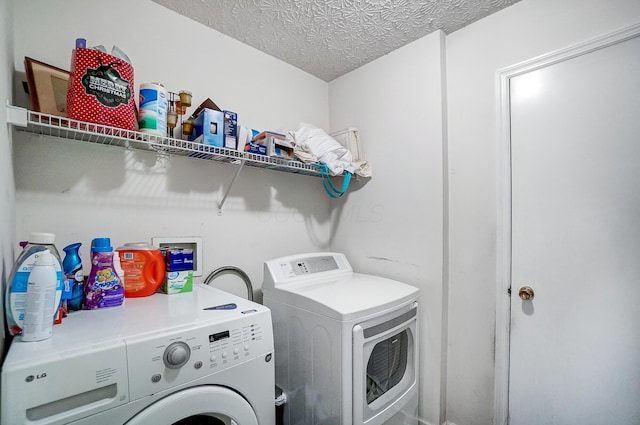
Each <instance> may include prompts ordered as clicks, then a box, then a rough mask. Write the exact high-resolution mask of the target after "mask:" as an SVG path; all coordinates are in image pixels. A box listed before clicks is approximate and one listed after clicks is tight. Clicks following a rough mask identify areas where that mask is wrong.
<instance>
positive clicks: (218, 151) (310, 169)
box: [20, 111, 321, 177]
mask: <svg viewBox="0 0 640 425" xmlns="http://www.w3.org/2000/svg"><path fill="white" fill-rule="evenodd" d="M27 113H28V119H27V127H26V128H21V129H20V130H21V131H27V132H29V133H34V134H40V135H45V136H51V137H58V138H63V139H72V140H77V141H83V142H88V143H95V144H102V145H108V146H118V147H123V148H127V149H133V150H144V151H155V152H157V153H159V154H168V155H174V156H185V157H190V158H195V159H203V160H209V161H216V162H226V163H236V164H238V163H240V162H242V161H244V162H245V165H248V166H251V167H258V168H265V169H271V170H276V171H283V172H288V173H294V174H304V175H308V176H314V177H320V175H321V174H320V172H319V170H318V168H317V167H316V166H315V165H314V164H305V163H303V162H300V161H286V160H282V159H279V158H272V157H269V156H265V155H258V154H251V153H247V152H239V151H235V150H232V149H225V148H218V147H215V146H208V145H203V144H201V143H197V142H190V141H187V140H182V139H175V138H171V137H166V136H157V135H153V134H148V133H142V132H139V131H131V130H125V129H122V128H117V127H110V126H106V125H102V124H94V123H89V122H85V121H78V120H73V119H69V118H63V117H58V116H55V115H49V114H44V113H40V112H35V111H27Z"/></svg>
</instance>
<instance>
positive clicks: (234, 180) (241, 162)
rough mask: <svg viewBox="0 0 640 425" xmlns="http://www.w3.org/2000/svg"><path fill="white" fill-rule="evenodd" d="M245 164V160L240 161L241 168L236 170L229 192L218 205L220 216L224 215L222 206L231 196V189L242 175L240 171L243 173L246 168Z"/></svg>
mask: <svg viewBox="0 0 640 425" xmlns="http://www.w3.org/2000/svg"><path fill="white" fill-rule="evenodd" d="M244 163H245V161H244V160H240V166H239V167H238V169H237V170H236V173H235V174H234V176H233V179H231V183H229V187H228V188H227V191H226V192H225V193H224V196H223V197H222V200H221V201H220V203H219V204H218V215H222V206H223V205H224V203H225V202H226V201H227V196H229V192H230V191H231V187H232V186H233V184H234V183H235V182H236V179H237V178H238V175H239V174H240V171H242V167H244Z"/></svg>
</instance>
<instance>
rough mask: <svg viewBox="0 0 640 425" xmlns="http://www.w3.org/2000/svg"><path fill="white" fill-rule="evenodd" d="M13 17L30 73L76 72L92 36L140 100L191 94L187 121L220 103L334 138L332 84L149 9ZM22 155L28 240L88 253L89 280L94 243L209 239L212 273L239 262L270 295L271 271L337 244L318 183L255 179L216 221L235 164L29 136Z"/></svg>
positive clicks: (246, 120)
mask: <svg viewBox="0 0 640 425" xmlns="http://www.w3.org/2000/svg"><path fill="white" fill-rule="evenodd" d="M14 9H15V11H14V18H15V19H14V22H15V56H14V62H15V63H14V65H15V68H16V69H17V70H19V71H23V70H24V65H23V60H24V57H25V56H29V57H32V58H35V59H38V60H41V61H43V62H46V63H49V64H51V65H54V66H58V67H60V68H64V69H69V68H70V58H71V51H72V48H73V46H74V44H75V39H76V38H77V37H83V38H86V39H87V43H88V45H89V46H93V45H97V44H102V45H104V46H106V47H107V48H108V49H111V46H112V45H114V44H115V45H117V46H118V47H120V48H121V49H122V50H123V51H125V52H126V53H127V54H128V55H129V57H130V58H131V60H132V62H133V64H134V69H135V84H134V87H136V93H137V87H138V86H139V84H141V83H143V82H152V81H159V82H162V83H163V84H164V85H165V86H166V87H167V88H168V89H169V90H171V91H174V92H177V91H179V90H183V89H187V90H190V91H192V92H193V95H194V100H193V103H194V107H192V108H190V109H189V111H188V113H191V112H192V111H193V109H194V108H195V106H196V105H198V104H199V103H200V102H201V101H203V100H204V99H206V98H207V97H210V98H211V99H213V100H214V101H215V102H216V103H217V104H218V105H219V106H220V107H223V108H225V109H231V110H233V111H235V112H237V113H238V118H239V123H241V124H243V125H245V126H249V127H252V128H258V129H270V130H278V129H283V130H290V129H295V128H296V126H297V125H298V123H299V122H300V121H305V122H311V123H314V124H315V125H317V126H319V127H323V128H328V122H329V119H328V88H327V83H326V82H324V81H322V80H319V79H317V78H315V77H313V76H311V75H309V74H307V73H305V72H303V71H300V70H298V69H296V68H294V67H292V66H290V65H288V64H285V63H284V62H282V61H280V60H277V59H274V58H272V57H270V56H268V55H266V54H264V53H261V52H259V51H257V50H255V49H253V48H250V47H248V46H246V45H244V44H241V43H239V42H237V41H235V40H232V39H230V38H229V37H226V36H224V35H222V34H220V33H218V32H215V31H213V30H211V29H209V28H207V27H205V26H203V25H201V24H199V23H196V22H194V21H191V20H189V19H187V18H184V17H182V16H180V15H178V14H176V13H175V12H173V11H170V10H169V9H166V8H164V7H162V6H160V5H158V4H156V3H153V2H151V1H136V2H130V1H127V0H114V1H111V2H109V4H108V5H106V6H105V5H104V4H102V3H98V2H85V1H81V0H72V1H66V0H64V1H62V0H61V1H48V0H31V1H28V2H22V1H16V2H14ZM15 145H16V146H15V169H16V173H15V174H16V175H15V178H16V191H17V192H16V197H17V207H16V211H17V217H18V219H17V235H16V238H17V239H18V240H22V239H25V238H27V236H28V233H29V232H30V231H50V232H54V233H56V234H57V240H56V245H57V246H58V247H59V249H61V248H62V247H64V246H65V245H67V244H69V243H72V242H77V241H79V242H82V243H83V248H82V255H83V257H84V258H85V269H87V268H88V267H87V264H88V263H87V262H86V259H87V258H88V247H89V244H90V241H91V239H93V238H94V237H98V236H107V237H111V239H112V243H113V244H114V247H117V246H118V245H120V244H123V243H125V242H135V241H149V240H150V238H151V237H153V236H194V235H197V236H202V237H203V239H204V267H203V268H204V272H205V275H206V273H207V272H208V271H211V270H213V269H214V268H217V267H219V266H222V265H228V264H233V265H236V266H239V267H241V268H242V269H244V270H245V271H246V272H247V273H248V274H249V276H250V277H251V280H252V281H253V284H254V287H256V288H259V287H260V286H261V282H262V261H264V260H266V259H269V258H274V257H277V256H281V255H289V254H293V253H296V252H307V251H321V250H326V249H328V247H329V244H330V240H329V237H330V233H329V227H330V211H329V205H328V203H327V202H326V199H325V195H324V193H323V191H322V184H321V181H320V180H319V179H317V178H313V177H307V176H300V175H294V174H289V173H281V172H275V171H267V170H262V169H255V168H250V167H245V169H243V171H242V173H241V174H240V176H239V178H238V180H237V181H236V183H235V185H234V186H233V188H232V190H231V192H230V196H229V198H228V199H227V202H226V204H225V206H224V209H223V214H222V216H218V215H217V205H218V202H219V201H220V199H221V198H222V196H223V194H224V192H225V190H226V189H227V188H228V183H229V182H230V181H231V179H232V177H233V174H234V173H235V171H236V168H235V166H232V165H227V164H218V163H212V162H208V161H201V160H190V159H187V158H169V159H163V158H158V157H157V156H156V155H155V154H151V153H140V152H132V151H125V150H123V149H119V148H108V147H103V146H98V145H87V144H83V143H79V142H70V141H65V140H59V139H52V138H47V137H38V136H31V135H25V134H23V133H21V134H20V135H19V136H18V137H16V143H15ZM15 243H17V240H16V241H15ZM85 271H88V270H85ZM225 278H227V277H225ZM231 279H234V278H233V277H231ZM236 280H237V282H235V284H236V285H237V289H238V290H239V292H238V293H239V294H244V286H243V285H242V284H241V281H240V280H239V279H236Z"/></svg>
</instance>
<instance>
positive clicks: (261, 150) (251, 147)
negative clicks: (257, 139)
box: [244, 142, 267, 155]
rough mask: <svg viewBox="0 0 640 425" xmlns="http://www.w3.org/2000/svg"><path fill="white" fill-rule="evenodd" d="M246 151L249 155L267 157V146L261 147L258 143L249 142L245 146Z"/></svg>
mask: <svg viewBox="0 0 640 425" xmlns="http://www.w3.org/2000/svg"><path fill="white" fill-rule="evenodd" d="M244 151H245V152H247V153H254V154H258V155H266V154H267V147H266V146H265V145H259V144H258V143H253V142H249V143H247V144H246V145H245V147H244Z"/></svg>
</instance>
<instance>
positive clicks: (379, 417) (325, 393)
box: [262, 253, 418, 425]
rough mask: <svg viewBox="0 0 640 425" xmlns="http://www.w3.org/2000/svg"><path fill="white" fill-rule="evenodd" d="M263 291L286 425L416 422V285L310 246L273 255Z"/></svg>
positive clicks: (342, 256) (267, 263)
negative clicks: (312, 250)
mask: <svg viewBox="0 0 640 425" xmlns="http://www.w3.org/2000/svg"><path fill="white" fill-rule="evenodd" d="M262 291H263V294H264V305H265V306H268V307H269V308H270V309H271V313H272V320H273V326H274V339H275V358H276V386H277V387H279V388H280V389H281V390H282V391H283V392H284V393H285V394H286V395H287V399H288V401H287V404H285V407H284V418H283V421H284V425H315V424H335V425H340V424H342V425H351V424H354V425H364V424H367V425H380V424H415V423H417V417H418V411H417V410H418V382H417V377H418V302H417V300H418V289H417V288H415V287H413V286H411V285H407V284H404V283H401V282H397V281H394V280H391V279H386V278H382V277H377V276H371V275H365V274H358V273H354V272H353V270H352V268H351V265H350V264H349V262H348V261H347V259H346V257H345V256H344V255H343V254H339V253H310V254H301V255H295V256H289V257H283V258H278V259H274V260H269V261H266V262H265V265H264V282H263V284H262Z"/></svg>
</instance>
